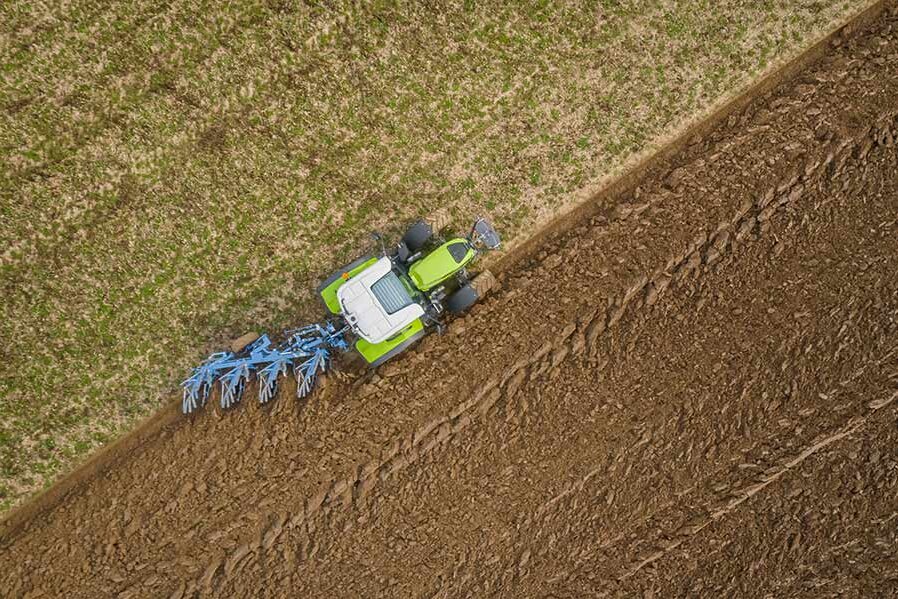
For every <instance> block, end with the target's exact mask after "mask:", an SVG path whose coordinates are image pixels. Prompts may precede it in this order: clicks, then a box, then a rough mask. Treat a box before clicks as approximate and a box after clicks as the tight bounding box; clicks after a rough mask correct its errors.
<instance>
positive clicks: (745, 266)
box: [0, 9, 898, 597]
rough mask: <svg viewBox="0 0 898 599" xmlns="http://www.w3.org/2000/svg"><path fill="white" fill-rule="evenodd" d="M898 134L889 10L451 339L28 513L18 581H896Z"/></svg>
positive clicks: (251, 415) (174, 448) (696, 145)
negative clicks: (34, 514)
mask: <svg viewBox="0 0 898 599" xmlns="http://www.w3.org/2000/svg"><path fill="white" fill-rule="evenodd" d="M896 142H898V11H895V10H894V9H891V10H890V11H887V12H886V13H885V14H884V15H882V16H881V17H880V18H879V19H877V21H876V22H875V23H873V24H872V25H870V26H869V27H868V28H867V29H865V30H862V31H860V32H858V33H856V34H853V35H852V36H851V37H850V38H848V39H842V38H836V40H835V42H834V43H833V45H832V47H831V48H830V49H829V50H828V52H827V53H826V55H825V56H824V57H823V58H822V59H821V60H820V61H819V62H817V63H816V64H814V65H812V66H811V67H809V68H808V69H806V70H804V71H803V72H801V73H799V74H798V75H797V76H795V77H794V78H792V79H791V80H790V81H788V82H786V83H784V84H782V85H780V86H779V87H777V88H776V89H774V90H773V91H772V92H770V93H769V94H767V95H765V96H763V97H759V98H756V99H755V100H754V101H753V102H752V103H750V104H749V105H748V107H747V108H745V109H744V110H743V111H741V112H740V113H737V114H734V115H732V116H731V117H730V118H729V119H728V120H727V121H726V122H725V123H724V124H723V125H721V126H720V127H718V128H717V129H716V130H714V131H713V132H712V133H711V134H709V135H707V136H704V137H702V138H700V139H698V138H697V139H694V140H693V143H691V144H690V145H688V147H687V148H685V149H684V150H683V151H682V152H680V153H678V154H677V155H676V156H674V158H673V159H672V161H671V163H670V164H669V165H664V166H663V167H659V168H656V169H655V170H654V171H652V172H648V173H646V174H645V176H644V177H642V179H641V180H640V181H639V182H638V183H637V184H635V185H634V186H633V187H632V189H629V190H627V192H626V193H624V194H623V196H622V197H621V198H618V199H617V201H616V202H614V203H608V202H605V203H602V202H599V203H596V205H595V206H594V207H593V208H592V210H591V212H589V213H584V215H583V218H582V219H580V220H579V221H578V222H576V223H573V224H572V225H571V226H570V227H568V228H566V229H565V230H564V231H562V232H560V233H558V234H557V235H555V236H554V237H551V238H548V239H545V240H543V241H542V242H541V243H540V244H538V245H535V246H534V247H532V248H531V249H530V250H529V253H527V254H526V255H522V257H520V258H519V259H518V260H517V262H516V263H514V264H512V265H510V267H509V268H507V269H505V270H504V271H503V272H501V273H499V278H500V280H501V282H502V288H501V289H500V290H499V291H498V292H497V293H495V294H494V295H492V296H491V297H490V299H489V300H488V301H487V302H485V303H484V304H482V305H480V306H478V307H477V308H475V310H474V311H473V313H472V314H471V315H470V316H468V317H466V318H464V319H462V320H456V321H454V322H453V323H452V324H451V326H450V327H449V331H448V334H447V335H445V336H443V337H439V338H438V337H436V336H432V337H430V338H427V339H426V340H425V342H424V343H422V345H420V346H419V347H418V349H417V350H416V351H414V352H412V353H410V354H408V355H406V356H404V357H403V358H401V359H399V360H397V361H395V362H393V363H390V364H389V365H387V366H386V367H385V368H382V369H381V370H380V372H378V373H376V374H374V375H372V376H364V377H361V378H353V377H352V375H351V374H348V373H347V374H344V375H343V376H332V377H330V380H328V381H327V383H326V385H325V386H324V389H323V390H322V391H321V392H319V393H318V394H317V395H315V396H314V397H313V398H311V399H310V400H309V401H307V402H305V403H299V404H298V403H296V402H294V401H292V400H289V399H287V397H284V398H282V399H281V400H280V401H277V402H274V404H273V406H272V407H271V408H270V409H261V408H259V407H258V406H256V405H254V404H252V402H249V401H247V402H244V404H245V405H243V406H241V407H240V408H239V409H237V410H233V411H230V412H227V413H218V412H216V411H214V410H213V409H207V410H206V412H205V413H201V414H200V415H198V416H197V417H196V418H195V419H193V420H184V421H182V422H180V423H179V424H177V425H173V426H170V427H168V428H167V429H165V430H164V431H163V433H162V434H161V435H159V436H158V437H156V438H154V439H152V440H150V441H149V442H147V443H145V444H144V445H143V446H141V447H140V448H139V450H138V451H135V452H133V453H132V454H130V455H128V456H124V457H122V458H121V459H120V460H119V463H118V464H116V465H115V467H114V468H111V469H109V470H108V471H105V472H101V473H100V474H98V475H96V476H94V477H91V478H88V479H85V480H84V481H82V483H81V484H80V485H78V486H77V487H75V488H74V489H73V490H72V491H71V492H70V493H69V494H68V496H67V497H66V498H65V500H64V501H62V502H60V503H59V504H58V505H56V506H54V507H52V509H49V510H48V511H46V512H45V513H44V514H43V515H42V516H41V517H40V518H35V519H34V520H32V521H30V522H26V523H24V524H23V525H21V526H16V527H12V528H9V529H7V530H6V531H5V532H4V533H3V535H4V536H3V538H2V540H0V543H2V545H0V546H2V555H3V563H4V564H5V567H4V568H3V570H2V572H0V588H3V589H4V590H5V591H4V592H5V593H9V594H10V595H12V596H39V595H41V593H43V594H48V595H51V596H61V595H65V596H84V597H98V596H120V597H129V596H148V597H157V596H163V597H165V596H171V597H188V596H195V595H204V594H210V595H218V596H226V597H237V596H246V597H260V596H272V597H274V596H287V595H289V596H321V597H337V596H346V597H362V596H364V597H370V596H396V597H407V596H426V597H460V596H473V597H482V596H492V595H499V596H546V597H550V596H551V597H583V596H592V595H601V594H610V595H621V596H633V595H637V596H638V595H640V594H642V595H644V596H651V595H652V594H654V595H655V596H662V597H667V596H695V595H700V596H713V597H725V596H733V595H742V596H770V597H784V596H795V595H802V596H815V597H817V596H835V595H849V596H883V595H895V594H898V559H896V557H895V556H896V555H898V532H896V531H898V496H896V493H898V453H896V450H895V447H896V443H898V427H896V421H898V411H896V410H898V152H896ZM289 392H290V390H289V389H287V390H285V393H289ZM29 593H31V595H29Z"/></svg>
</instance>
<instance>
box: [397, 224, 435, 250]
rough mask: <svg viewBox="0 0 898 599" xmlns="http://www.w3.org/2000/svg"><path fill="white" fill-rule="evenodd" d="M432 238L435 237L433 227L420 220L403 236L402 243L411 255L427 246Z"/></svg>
mask: <svg viewBox="0 0 898 599" xmlns="http://www.w3.org/2000/svg"><path fill="white" fill-rule="evenodd" d="M431 237H433V229H432V228H431V226H430V225H429V224H427V223H426V222H424V221H423V220H419V221H418V222H416V223H415V224H413V225H412V226H411V227H409V228H408V231H406V232H405V235H403V236H402V243H404V244H405V247H407V248H408V251H409V253H411V254H414V253H415V252H417V251H419V250H420V249H422V248H423V247H424V246H425V245H427V242H428V241H430V239H431Z"/></svg>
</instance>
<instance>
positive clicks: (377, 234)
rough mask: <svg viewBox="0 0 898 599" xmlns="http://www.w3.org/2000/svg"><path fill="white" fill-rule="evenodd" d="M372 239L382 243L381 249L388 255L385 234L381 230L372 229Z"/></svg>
mask: <svg viewBox="0 0 898 599" xmlns="http://www.w3.org/2000/svg"><path fill="white" fill-rule="evenodd" d="M371 239H373V240H374V241H377V242H378V243H380V251H381V253H382V254H383V255H384V256H386V255H387V248H386V246H385V245H384V236H383V235H381V234H380V231H371Z"/></svg>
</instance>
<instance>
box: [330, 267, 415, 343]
mask: <svg viewBox="0 0 898 599" xmlns="http://www.w3.org/2000/svg"><path fill="white" fill-rule="evenodd" d="M392 268H393V264H392V262H390V259H389V258H381V259H380V260H378V261H377V262H375V263H374V264H372V265H371V266H369V267H368V268H366V269H365V270H363V271H362V272H360V273H359V274H357V275H356V276H354V277H352V278H351V279H349V280H348V281H346V283H344V284H343V285H342V286H341V287H340V288H339V289H338V290H337V300H338V301H339V302H340V308H341V310H342V314H343V317H344V318H345V319H346V322H347V323H349V326H350V327H352V330H353V331H355V332H356V333H357V334H358V335H359V336H360V337H362V338H363V339H365V340H366V341H368V342H369V343H380V342H382V341H386V340H387V339H389V338H390V337H392V336H394V335H396V334H398V333H400V332H401V331H402V330H403V329H404V328H405V327H406V326H408V325H409V324H410V323H412V322H414V321H415V320H416V319H418V318H421V316H423V315H424V308H422V307H421V306H420V305H419V304H417V303H415V301H414V300H413V299H412V297H411V295H410V294H409V292H408V290H407V289H406V288H405V286H404V285H403V283H402V281H401V280H400V279H399V276H398V275H397V274H396V273H395V272H393V270H392Z"/></svg>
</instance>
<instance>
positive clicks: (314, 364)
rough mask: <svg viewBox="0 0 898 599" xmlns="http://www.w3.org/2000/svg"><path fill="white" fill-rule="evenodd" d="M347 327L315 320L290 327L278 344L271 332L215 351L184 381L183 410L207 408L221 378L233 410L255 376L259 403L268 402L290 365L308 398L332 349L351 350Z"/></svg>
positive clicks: (223, 394)
mask: <svg viewBox="0 0 898 599" xmlns="http://www.w3.org/2000/svg"><path fill="white" fill-rule="evenodd" d="M347 330H348V328H346V327H344V328H343V329H337V328H336V327H334V325H333V324H331V323H325V324H313V325H309V326H306V327H303V328H301V329H295V330H292V331H287V333H286V334H287V340H286V341H285V342H284V343H282V344H281V345H280V346H277V347H274V346H272V343H271V339H269V338H268V335H262V336H261V337H259V338H258V339H256V340H255V341H254V342H252V343H251V344H249V345H248V346H246V347H245V348H244V349H242V350H241V351H239V352H237V353H234V352H217V353H214V354H212V355H211V356H209V357H208V358H206V360H205V361H204V362H203V363H202V364H200V365H199V366H197V367H196V368H194V369H193V374H192V375H191V376H190V378H188V379H187V380H185V381H184V382H183V383H181V386H182V387H183V388H184V398H183V400H182V402H181V407H182V410H183V411H184V413H185V414H189V413H191V412H193V411H194V410H196V409H197V408H199V407H202V406H204V405H205V404H206V400H207V399H208V398H209V395H210V393H211V392H212V387H213V386H214V384H215V382H216V381H218V382H219V383H220V384H221V407H222V408H230V407H231V406H233V405H234V404H236V403H237V402H239V401H240V399H241V398H242V397H243V392H244V391H245V390H246V384H247V383H248V382H249V380H250V379H251V378H252V376H253V375H255V376H256V380H257V381H258V383H259V403H267V402H268V401H270V400H271V399H273V398H274V397H275V396H276V395H277V390H278V379H279V378H280V377H281V376H284V375H286V374H287V370H288V369H292V370H293V375H294V376H295V377H296V396H297V397H298V398H303V397H305V396H306V395H308V394H309V392H310V391H311V390H312V387H314V385H315V380H316V378H317V377H318V373H320V372H325V371H326V370H327V368H328V366H329V365H330V361H331V357H332V353H333V352H334V351H346V350H347V349H349V341H348V340H347V339H346V332H347Z"/></svg>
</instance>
